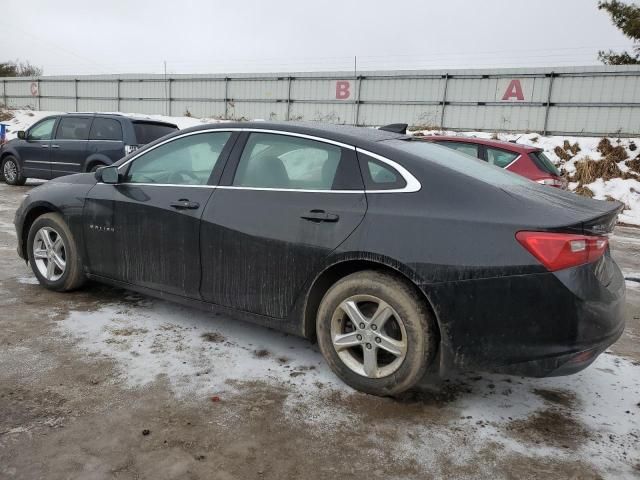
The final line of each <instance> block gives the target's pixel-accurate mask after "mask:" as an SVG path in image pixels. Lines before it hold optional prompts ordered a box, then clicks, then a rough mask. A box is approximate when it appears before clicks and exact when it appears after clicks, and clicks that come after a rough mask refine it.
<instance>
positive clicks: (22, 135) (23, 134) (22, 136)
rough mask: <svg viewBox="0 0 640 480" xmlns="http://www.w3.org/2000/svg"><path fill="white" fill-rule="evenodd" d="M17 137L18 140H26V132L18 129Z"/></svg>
mask: <svg viewBox="0 0 640 480" xmlns="http://www.w3.org/2000/svg"><path fill="white" fill-rule="evenodd" d="M18 138H19V139H20V140H26V139H27V132H25V131H24V130H18Z"/></svg>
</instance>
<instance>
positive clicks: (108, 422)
mask: <svg viewBox="0 0 640 480" xmlns="http://www.w3.org/2000/svg"><path fill="white" fill-rule="evenodd" d="M30 188H31V186H29V185H28V186H26V187H9V186H7V185H5V184H0V478H2V479H5V478H7V479H12V478H20V479H38V478H43V479H44V478H46V479H59V478H65V479H67V478H78V479H80V478H81V479H85V478H91V479H93V478H96V479H102V478H118V479H120V478H123V479H128V478H131V479H134V478H144V479H146V478H149V479H162V478H176V479H185V478H186V479H190V478H193V479H196V478H207V479H211V478H215V479H248V478H258V479H262V478H265V479H267V478H268V479H271V478H274V479H276V478H277V479H282V478H305V479H321V478H327V479H329V478H331V479H333V478H386V479H403V478H416V479H418V478H419V479H426V478H486V477H492V478H495V479H501V478H544V479H548V478H587V479H588V478H637V477H640V362H639V360H640V346H639V343H638V340H639V338H640V283H637V282H631V281H630V282H627V286H628V306H627V325H628V327H627V330H626V331H625V333H624V335H623V337H622V338H621V340H620V341H619V342H618V343H617V344H616V345H614V346H613V347H612V349H611V350H610V351H609V352H607V353H606V354H604V355H602V356H601V357H600V359H598V361H597V362H596V363H595V364H594V365H592V366H591V367H590V368H589V369H587V370H586V371H584V372H582V373H580V374H578V375H574V376H571V377H564V378H554V379H538V380H536V379H525V378H520V377H509V376H504V375H486V374H476V373H466V374H461V375H460V376H457V377H455V378H451V379H448V380H441V381H439V382H437V383H436V384H435V385H432V384H430V383H428V382H427V381H425V382H424V384H423V385H422V386H421V387H420V388H419V389H416V390H415V391H412V392H409V393H407V394H404V395H402V396H401V397H399V398H396V399H380V398H375V397H370V396H367V395H364V394H360V393H357V392H354V391H352V390H350V389H349V388H347V387H346V386H344V385H342V384H341V383H340V382H339V380H337V379H336V378H335V377H334V376H333V375H332V373H331V372H330V371H329V370H328V369H327V368H326V366H325V365H324V362H323V361H322V357H321V356H320V354H319V352H318V351H317V348H316V347H315V346H314V345H311V344H310V343H309V342H306V341H304V340H301V339H298V338H294V337H291V336H287V335H284V334H281V333H277V332H273V331H270V330H267V329H264V328H261V327H257V326H253V325H248V324H243V323H239V322H232V321H230V320H228V319H226V318H224V317H221V316H214V315H210V314H206V313H203V312H200V311H198V310H193V309H189V308H185V307H181V306H176V305H172V304H169V303H166V302H162V301H158V300H154V299H150V298H147V297H143V296H140V295H137V294H132V293H130V292H126V291H123V290H119V289H113V288H109V287H104V286H100V285H95V284H93V285H88V286H87V287H86V288H84V289H83V290H81V291H79V292H75V293H71V294H58V293H53V292H49V291H47V290H45V289H43V288H41V287H39V286H38V285H37V283H36V282H35V281H34V277H33V274H32V273H31V271H30V269H29V267H28V266H26V265H25V264H24V262H22V261H20V259H19V258H18V257H17V255H16V254H15V248H16V237H15V233H14V231H13V226H12V220H13V212H14V210H15V208H16V206H17V205H18V203H19V201H20V200H21V197H22V195H23V194H24V193H25V192H26V191H28V190H29V189H30ZM612 245H613V252H614V256H615V257H616V258H617V260H618V262H619V263H620V265H621V266H622V268H623V269H624V270H625V273H627V274H628V275H629V276H630V277H632V276H635V277H640V230H636V229H632V228H621V229H619V230H618V231H617V232H616V236H615V237H614V238H613V240H612Z"/></svg>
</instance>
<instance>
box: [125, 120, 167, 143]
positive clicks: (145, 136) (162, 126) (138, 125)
mask: <svg viewBox="0 0 640 480" xmlns="http://www.w3.org/2000/svg"><path fill="white" fill-rule="evenodd" d="M133 129H134V131H135V132H136V142H137V143H138V145H145V144H147V143H151V142H153V141H155V140H157V139H159V138H160V137H164V136H165V135H169V134H170V133H173V132H175V131H176V130H178V127H176V126H175V125H171V124H169V123H157V122H133Z"/></svg>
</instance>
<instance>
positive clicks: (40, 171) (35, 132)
mask: <svg viewBox="0 0 640 480" xmlns="http://www.w3.org/2000/svg"><path fill="white" fill-rule="evenodd" d="M57 119H58V118H57V117H50V118H45V119H44V120H42V121H40V122H38V123H36V124H35V125H33V126H32V127H31V128H29V130H27V137H26V139H25V140H24V141H22V142H20V145H19V147H18V153H19V154H20V158H21V159H22V165H23V169H24V176H25V177H34V178H44V179H49V178H51V166H50V164H49V153H50V144H51V137H53V131H54V126H55V124H56V120H57Z"/></svg>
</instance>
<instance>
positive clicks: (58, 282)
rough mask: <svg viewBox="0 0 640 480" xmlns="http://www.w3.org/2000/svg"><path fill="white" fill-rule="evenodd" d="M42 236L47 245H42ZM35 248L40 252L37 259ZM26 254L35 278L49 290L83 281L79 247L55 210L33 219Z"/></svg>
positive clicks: (64, 288) (70, 287) (74, 286)
mask: <svg viewBox="0 0 640 480" xmlns="http://www.w3.org/2000/svg"><path fill="white" fill-rule="evenodd" d="M45 235H46V236H47V237H48V239H49V245H50V248H47V247H46V246H45V244H46V243H47V242H45ZM36 250H37V251H38V255H39V256H38V257H37V258H36ZM54 254H55V255H54ZM27 255H28V257H29V264H30V265H31V269H32V270H33V273H34V274H35V276H36V277H37V278H38V281H39V282H40V284H41V285H43V286H45V287H47V288H48V289H50V290H55V291H57V292H68V291H71V290H75V289H77V288H79V287H80V286H82V284H83V283H84V282H85V276H84V270H83V265H82V257H81V256H80V253H79V250H78V246H77V244H76V241H75V239H74V238H73V235H72V233H71V230H69V227H68V226H67V224H66V223H65V221H64V220H63V218H62V216H61V215H60V214H58V213H47V214H45V215H42V216H40V217H38V218H36V220H35V221H34V222H33V224H32V225H31V228H30V229H29V237H28V239H27ZM56 256H57V257H56ZM61 263H64V268H61V266H60V264H61ZM49 265H51V267H49ZM50 268H51V269H50Z"/></svg>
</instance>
